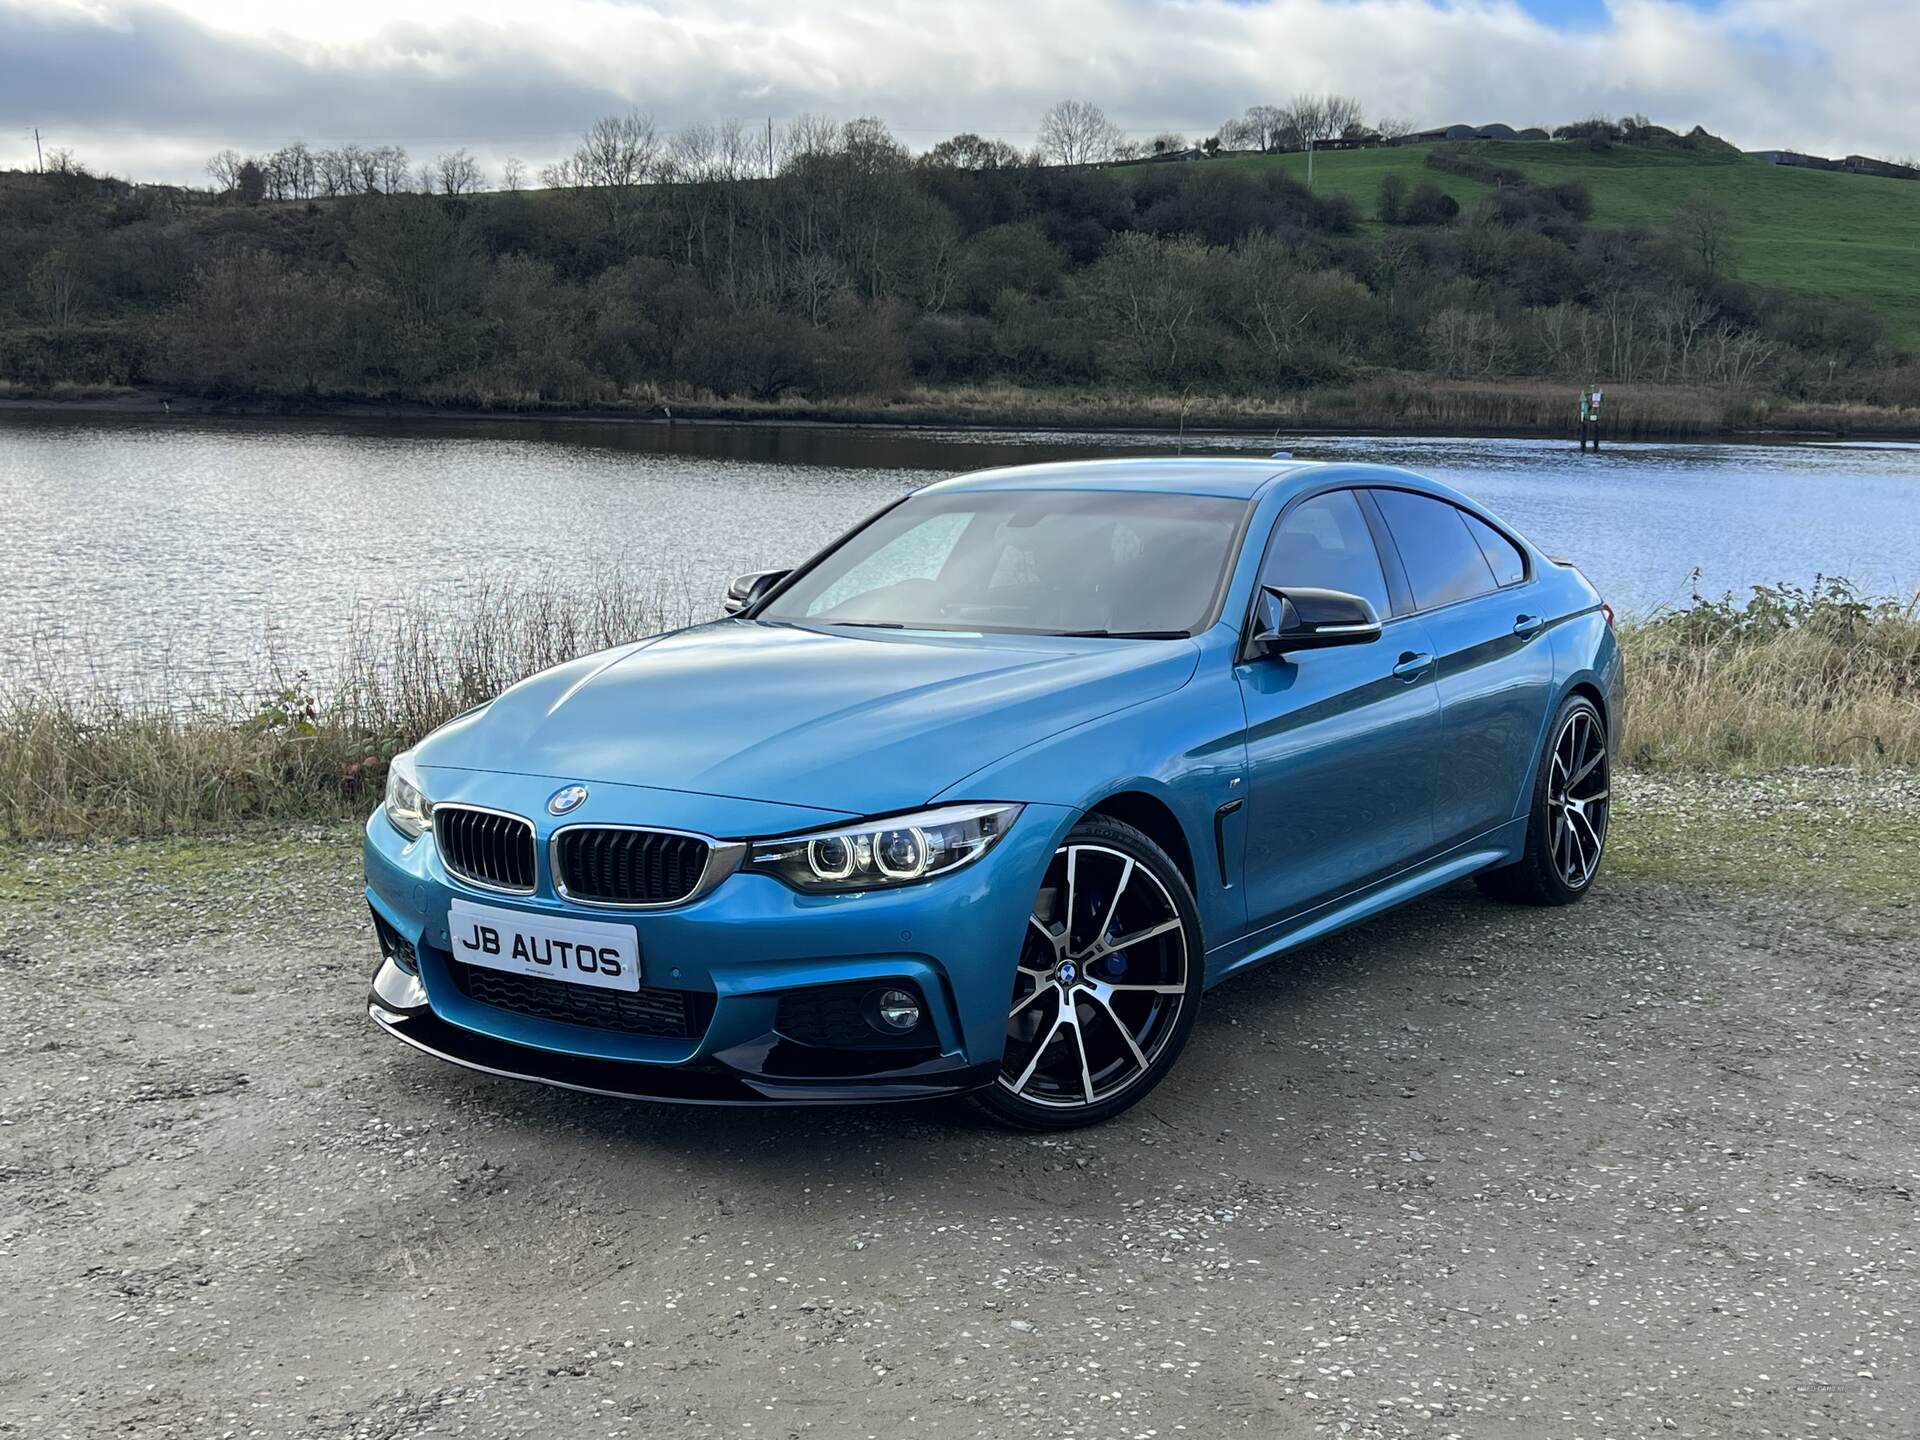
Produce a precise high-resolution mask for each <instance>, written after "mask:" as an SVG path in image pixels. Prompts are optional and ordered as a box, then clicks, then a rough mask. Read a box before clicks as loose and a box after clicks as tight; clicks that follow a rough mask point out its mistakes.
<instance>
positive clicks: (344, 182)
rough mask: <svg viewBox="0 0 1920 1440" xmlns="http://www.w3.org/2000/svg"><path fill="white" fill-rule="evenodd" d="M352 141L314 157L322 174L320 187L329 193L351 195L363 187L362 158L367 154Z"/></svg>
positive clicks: (323, 151)
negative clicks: (361, 179)
mask: <svg viewBox="0 0 1920 1440" xmlns="http://www.w3.org/2000/svg"><path fill="white" fill-rule="evenodd" d="M365 153H366V152H365V151H363V150H362V149H361V148H360V147H359V146H358V145H356V144H354V143H353V142H352V141H349V142H347V143H346V144H345V145H341V146H339V147H337V148H335V149H332V150H322V151H321V152H320V153H319V154H318V155H316V156H315V157H314V164H315V166H316V168H317V169H318V171H319V175H320V189H321V190H322V191H323V192H325V193H326V194H328V195H351V194H353V192H354V191H356V190H358V189H360V188H361V185H360V176H361V158H362V157H363V156H364V155H365Z"/></svg>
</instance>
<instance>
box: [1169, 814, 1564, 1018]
mask: <svg viewBox="0 0 1920 1440" xmlns="http://www.w3.org/2000/svg"><path fill="white" fill-rule="evenodd" d="M1526 825H1527V822H1526V818H1525V817H1524V816H1523V817H1521V818H1520V819H1518V820H1511V821H1508V822H1507V823H1506V824H1505V825H1502V826H1501V827H1500V828H1499V829H1497V830H1490V831H1488V832H1487V833H1486V834H1484V835H1482V836H1480V837H1478V838H1477V839H1474V840H1469V841H1467V842H1466V843H1465V844H1464V845H1458V846H1455V847H1454V848H1453V849H1452V850H1449V851H1447V852H1446V853H1445V854H1443V855H1437V856H1435V857H1434V858H1433V859H1431V860H1426V861H1423V862H1422V863H1421V864H1419V865H1417V866H1415V867H1413V868H1412V869H1409V870H1402V871H1400V872H1399V873H1398V874H1396V875H1389V876H1388V877H1387V878H1386V879H1384V880H1381V881H1379V882H1377V883H1376V884H1373V885H1370V886H1368V887H1367V888H1366V889H1365V890H1360V891H1356V892H1355V893H1354V894H1352V895H1344V896H1342V897H1341V898H1339V899H1338V900H1331V901H1328V902H1327V903H1326V904H1324V905H1321V906H1319V907H1317V908H1315V909H1312V910H1308V911H1305V912H1303V913H1302V914H1300V915H1296V916H1295V917H1293V918H1292V919H1291V920H1283V921H1281V922H1280V923H1279V924H1278V925H1269V926H1268V927H1267V928H1266V929H1264V930H1260V931H1257V932H1256V933H1254V934H1252V935H1247V936H1243V937H1241V938H1240V939H1239V940H1234V941H1230V942H1229V943H1227V944H1225V945H1223V946H1221V947H1220V948H1219V949H1218V950H1212V951H1209V952H1208V953H1207V988H1208V989H1209V990H1211V989H1212V988H1213V987H1214V986H1215V985H1217V984H1219V983H1220V982H1221V981H1222V980H1224V979H1226V978H1227V977H1228V976H1229V975H1237V974H1239V973H1240V972H1241V971H1242V970H1247V969H1251V968H1252V967H1253V966H1255V965H1261V964H1264V963H1265V962H1267V961H1268V960H1271V959H1273V958H1274V957H1275V956H1276V955H1280V954H1282V953H1284V952H1285V951H1288V950H1292V949H1294V948H1295V947H1296V946H1300V945H1306V944H1309V943H1311V942H1312V941H1315V940H1318V939H1321V938H1322V937H1323V936H1327V935H1331V934H1332V933H1333V932H1334V931H1336V930H1344V929H1345V928H1346V927H1347V926H1349V925H1357V924H1359V923H1360V922H1361V921H1362V920H1371V919H1372V918H1373V917H1374V916H1376V915H1380V914H1384V913H1385V912H1386V911H1388V910H1392V909H1394V908H1396V907H1397V906H1400V905H1404V904H1406V902H1407V901H1409V900H1412V899H1414V898H1416V897H1418V896H1421V895H1424V894H1426V893H1427V892H1428V891H1429V890H1438V889H1439V888H1440V887H1441V886H1443V885H1451V884H1452V883H1453V882H1454V881H1456V880H1463V879H1465V878H1466V877H1467V876H1469V875H1471V874H1473V873H1474V872H1475V871H1476V870H1485V869H1487V868H1488V867H1490V866H1494V865H1501V864H1504V863H1506V862H1507V861H1509V860H1511V859H1513V857H1514V855H1515V854H1516V853H1518V850H1519V847H1520V845H1521V844H1522V843H1524V841H1525V838H1526Z"/></svg>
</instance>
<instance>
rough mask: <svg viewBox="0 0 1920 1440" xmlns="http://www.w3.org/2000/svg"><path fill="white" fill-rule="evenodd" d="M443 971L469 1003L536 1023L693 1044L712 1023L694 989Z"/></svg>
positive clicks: (459, 967)
mask: <svg viewBox="0 0 1920 1440" xmlns="http://www.w3.org/2000/svg"><path fill="white" fill-rule="evenodd" d="M447 968H448V969H449V970H450V971H452V972H453V983H454V984H456V985H458V986H459V987H460V993H461V994H462V995H465V996H466V997H467V998H468V999H470V1000H477V1001H479V1002H480V1003H481V1004H482V1005H492V1006H495V1007H496V1008H498V1009H501V1010H512V1011H514V1012H516V1013H517V1014H521V1015H531V1016H533V1017H535V1018H536V1019H540V1020H558V1021H560V1022H561V1023H563V1024H567V1025H591V1026H593V1027H594V1028H596V1029H599V1030H619V1031H623V1032H624V1033H626V1034H628V1035H653V1036H658V1037H661V1038H663V1039H669V1040H697V1039H699V1038H700V1036H702V1035H704V1034H706V1033H707V1024H708V1022H709V1021H710V1020H712V1018H713V1001H714V997H713V996H711V995H707V994H703V993H702V992H700V991H695V990H660V989H655V988H652V987H649V986H643V987H642V988H641V989H639V990H605V989H601V988H600V987H598V986H593V985H574V984H569V983H568V982H567V981H564V980H542V979H541V978H539V977H538V976H537V975H512V974H508V973H507V972H506V971H504V970H489V969H487V968H485V967H483V966H480V965H468V964H466V963H465V962H464V961H460V960H455V959H452V958H451V957H449V958H448V960H447Z"/></svg>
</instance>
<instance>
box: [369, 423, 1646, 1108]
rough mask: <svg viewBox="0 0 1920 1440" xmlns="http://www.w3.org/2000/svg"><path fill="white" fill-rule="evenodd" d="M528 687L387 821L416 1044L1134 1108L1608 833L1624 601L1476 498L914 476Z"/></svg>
mask: <svg viewBox="0 0 1920 1440" xmlns="http://www.w3.org/2000/svg"><path fill="white" fill-rule="evenodd" d="M727 609H728V610H729V611H730V612H731V613H730V614H729V615H728V616H727V618H724V619H719V620H715V621H713V622H711V623H708V624H702V625H696V626H693V627H691V628H689V629H684V630H680V631H676V632H673V633H670V634H665V635H660V636H656V637H654V638H651V639H647V640H641V641H638V642H636V643H633V644H630V645H626V646H623V647H621V648H618V649H615V650H610V651H607V652H605V653H602V654H598V655H590V656H586V657H584V658H582V659H579V660H574V661H571V662H569V663H567V664H564V665H560V666H557V667H555V668H554V669H551V670H548V671H545V672H543V673H541V674H538V675H535V676H533V677H531V678H530V679H527V680H524V681H522V682H521V683H520V684H518V685H515V686H514V687H513V688H512V689H510V690H508V691H507V692H506V693H504V694H503V695H501V696H500V697H499V698H497V699H495V700H494V701H492V702H491V703H490V704H487V705H484V706H482V707H480V708H479V709H476V710H473V711H470V712H469V713H467V714H465V715H462V716H461V717H459V718H458V719H456V720H454V721H453V722H451V723H450V724H448V725H446V726H444V727H442V728H441V729H439V730H437V731H435V732H434V733H433V734H431V735H429V736H428V737H427V738H426V739H425V740H423V741H421V742H420V744H419V745H418V746H417V747H415V748H414V749H413V750H411V751H409V752H408V753H406V754H404V755H402V756H400V757H398V758H397V759H396V760H395V761H394V763H393V766H392V770H391V774H390V775H389V778H388V783H387V791H386V797H385V801H384V803H383V804H382V806H381V807H380V809H378V810H377V811H375V813H374V814H373V815H372V816H371V817H370V819H369V820H368V822H367V827H366V876H367V887H366V895H367V900H368V902H369V903H370V904H371V906H372V909H373V922H374V928H375V930H376V932H377V934H378V939H379V944H380V949H381V953H382V959H381V964H380V968H379V970H378V972H377V973H376V974H375V976H374V979H373V985H372V994H371V996H370V1000H369V1008H370V1011H371V1014H372V1017H373V1019H374V1020H375V1022H377V1023H378V1024H379V1025H380V1026H381V1027H382V1028H383V1029H385V1030H386V1031H387V1032H388V1033H390V1034H391V1035H393V1036H395V1037H396V1038H398V1039H400V1040H402V1041H405V1042H406V1043H407V1044H409V1045H412V1046H414V1047H416V1048H417V1049H420V1050H423V1051H425V1052H427V1053H428V1054H431V1055H435V1056H438V1057H440V1058H442V1059H445V1060H450V1061H452V1062H454V1063H456V1064H459V1065H464V1066H467V1067H469V1068H471V1069H475V1070H482V1071H486V1072H489V1073H492V1074H496V1075H504V1076H511V1077H514V1078H518V1079H525V1080H535V1081H541V1082H544V1083H547V1084H551V1085H560V1086H566V1087H570V1088H573V1089H578V1090H586V1091H592V1092H596V1093H602V1094H610V1095H618V1096H632V1097H642V1098H647V1099H658V1100H678V1101H692V1102H706V1103H729V1102H751V1103H823V1102H845V1101H867V1100H908V1099H919V1098H926V1097H933V1096H942V1095H954V1094H965V1095H969V1096H971V1097H973V1098H974V1100H975V1101H976V1103H977V1104H979V1105H980V1106H982V1107H984V1108H985V1109H986V1110H987V1111H989V1112H990V1113H991V1114H992V1115H993V1116H995V1117H996V1118H998V1119H1000V1120H1002V1121H1005V1122H1007V1123H1010V1124H1013V1125H1018V1126H1025V1127H1030V1128H1039V1129H1052V1128H1064V1127H1068V1126H1075V1125H1084V1124H1089V1123H1092V1122H1095V1121H1099V1120H1103V1119H1105V1118H1106V1117H1108V1116H1111V1115H1114V1114H1116V1113H1117V1112H1119V1111H1121V1110H1123V1109H1125V1108H1126V1107H1127V1106H1129V1105H1131V1104H1133V1103H1134V1102H1135V1101H1137V1100H1139V1099H1140V1098H1141V1097H1142V1096H1143V1095H1145V1094H1146V1093H1147V1092H1148V1091H1150V1090H1151V1089H1152V1088H1153V1087H1154V1086H1155V1085H1156V1084H1157V1083H1158V1082H1159V1081H1160V1079H1161V1078H1162V1077H1163V1076H1164V1075H1165V1074H1166V1073H1167V1071H1168V1070H1169V1069H1170V1068H1171V1067H1172V1066H1173V1064H1174V1063H1175V1061H1176V1060H1177V1059H1178V1058H1179V1055H1180V1052H1181V1048H1182V1047H1183V1046H1184V1045H1185V1043H1186V1041H1187V1037H1188V1035H1189V1034H1190V1033H1191V1032H1192V1029H1193V1025H1194V1020H1195V1017H1196V1015H1197V1014H1198V1012H1199V1008H1200V1003H1201V997H1202V995H1203V994H1204V993H1205V992H1207V991H1209V990H1211V989H1212V988H1213V987H1214V986H1216V985H1218V984H1219V983H1221V982H1222V981H1224V980H1226V979H1228V978H1229V977H1231V976H1232V975H1233V974H1235V973H1236V972H1237V971H1241V970H1245V969H1247V968H1248V967H1250V966H1254V965H1258V964H1261V963H1263V962H1265V961H1268V960H1271V959H1273V958H1274V957H1276V956H1278V955H1280V954H1282V953H1283V952H1285V951H1287V950H1288V949H1290V948H1292V947H1294V946H1296V945H1300V944H1302V943H1304V942H1307V941H1310V940H1313V939H1315V938H1316V937H1318V936H1322V935H1325V934H1327V933H1328V932H1329V931H1332V930H1334V929H1337V928H1339V927H1341V926H1345V925H1350V924H1353V923H1354V922H1355V921H1358V920H1363V919H1366V918H1367V917H1369V916H1372V915H1377V914H1379V913H1380V912H1381V911H1383V910H1386V909H1388V908H1390V907H1392V906H1395V905H1399V904H1401V903H1402V902H1404V901H1406V900H1409V899H1411V898H1413V897H1414V896H1416V895H1419V894H1421V893H1423V892H1425V891H1428V890H1432V889H1434V888H1435V887H1436V886H1441V885H1446V884H1448V883H1450V882H1452V881H1456V880H1459V879H1461V878H1462V877H1465V876H1468V875H1471V876H1474V877H1475V878H1476V879H1477V880H1478V881H1479V882H1480V884H1481V886H1482V888H1483V889H1484V890H1486V891H1487V892H1488V893H1489V894H1490V895H1492V896H1495V897H1498V898H1500V899H1505V900H1513V901H1521V902H1529V903H1534V904H1544V905H1563V904H1567V903H1568V902H1571V901H1575V900H1578V899H1579V898H1580V897H1581V896H1582V895H1584V894H1585V893H1586V892H1587V890H1588V888H1589V887H1590V886H1591V885H1592V884H1593V882H1594V877H1595V874H1596V873H1597V871H1598V869H1599V866H1600V861H1601V856H1602V853H1603V852H1604V850H1605V848H1606V842H1607V822H1608V814H1609V801H1608V784H1609V781H1608V772H1609V768H1610V759H1611V757H1612V755H1613V754H1614V752H1615V750H1616V748H1617V745H1618V737H1619V735H1620V726H1621V718H1622V717H1621V688H1622V687H1621V661H1620V650H1619V646H1618V645H1617V643H1616V642H1615V638H1614V634H1613V614H1612V611H1611V610H1610V609H1609V608H1608V607H1607V605H1606V604H1605V603H1604V602H1603V601H1602V600H1601V598H1600V596H1599V595H1598V594H1597V593H1595V591H1594V589H1593V587H1592V586H1591V585H1590V584H1589V583H1588V582H1587V581H1586V579H1585V578H1584V577H1583V576H1582V575H1581V574H1580V572H1579V571H1578V570H1576V569H1574V568H1573V567H1572V566H1571V565H1568V564H1566V563H1565V562H1562V561H1558V560H1553V559H1549V558H1548V557H1546V556H1545V555H1543V554H1541V553H1540V552H1539V551H1538V550H1536V549H1535V548H1534V547H1533V546H1532V545H1530V544H1529V543H1528V542H1527V541H1526V540H1525V539H1523V538H1522V537H1521V536H1520V535H1518V534H1516V533H1515V532H1514V530H1513V529H1512V528H1511V527H1510V526H1508V525H1506V524H1505V523H1504V522H1502V521H1501V520H1500V519H1499V518H1498V517H1497V516H1494V515H1492V514H1490V513H1489V512H1487V511H1486V510H1484V509H1482V508H1481V507H1480V506H1479V505H1476V504H1475V503H1474V502H1473V501H1472V500H1470V499H1468V498H1466V497H1465V496H1463V495H1460V494H1458V493H1456V492H1454V491H1452V490H1450V489H1448V488H1447V487H1445V486H1443V485H1439V484H1436V483H1435V482H1433V481H1431V480H1427V479H1424V478H1422V477H1420V476H1418V475H1414V474H1411V473H1409V472H1407V471H1404V470H1398V469H1391V468H1387V467H1382V466H1372V465H1336V464H1308V463H1293V462H1290V461H1286V460H1284V459H1280V458H1275V459H1271V460H1253V459H1161V460H1127V461H1101V462H1091V463H1073V464H1056V465H1037V466H1026V467H1019V468H1012V469H1002V470H990V471H985V472H982V473H979V474H974V475H965V476H961V477H959V478H957V479H951V480H945V481H942V482H940V483H938V484H933V485H929V486H927V487H926V488H924V489H921V490H917V491H915V492H914V493H912V494H910V495H908V496H906V497H905V498H904V499H902V500H900V501H898V502H897V503H895V504H893V505H891V506H889V507H888V508H886V509H884V510H882V511H881V512H880V513H879V514H877V515H875V516H874V517H873V518H871V519H870V520H868V521H867V522H866V523H864V524H863V525H861V526H860V527H859V528H858V529H856V530H854V531H852V532H851V533H849V534H848V535H846V536H844V537H843V538H841V539H840V540H838V541H836V542H835V543H834V544H832V545H830V546H828V547H827V548H826V549H825V550H823V551H821V552H820V553H819V554H818V555H816V556H814V557H813V558H812V559H811V560H808V561H807V562H806V563H805V564H803V565H801V566H800V567H799V568H798V569H795V570H790V571H773V572H768V573H765V574H758V575H749V576H744V577H742V578H741V579H740V580H738V581H736V582H735V583H734V586H733V588H732V590H731V591H730V592H729V595H728V598H727Z"/></svg>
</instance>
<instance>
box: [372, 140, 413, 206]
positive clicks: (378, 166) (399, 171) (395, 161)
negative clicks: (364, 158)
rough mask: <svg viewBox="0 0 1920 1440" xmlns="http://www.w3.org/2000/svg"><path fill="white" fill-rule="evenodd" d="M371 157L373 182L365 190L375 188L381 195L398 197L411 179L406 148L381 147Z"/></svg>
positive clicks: (397, 146)
mask: <svg viewBox="0 0 1920 1440" xmlns="http://www.w3.org/2000/svg"><path fill="white" fill-rule="evenodd" d="M372 155H373V164H372V169H373V181H372V183H371V184H369V185H368V187H367V188H368V189H369V190H372V189H374V188H376V187H377V188H378V189H379V191H380V193H381V194H382V195H398V194H400V193H402V192H403V191H405V190H406V189H407V188H408V184H409V182H410V179H411V171H410V170H409V168H408V161H407V151H406V147H405V146H402V145H382V146H381V147H380V148H379V149H378V150H375V151H373V152H372Z"/></svg>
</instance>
